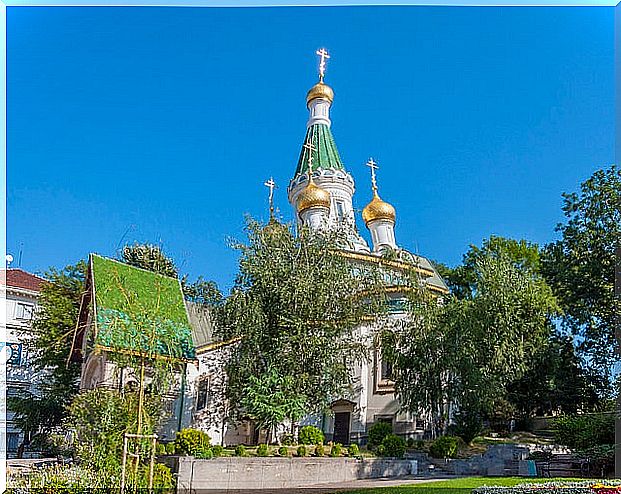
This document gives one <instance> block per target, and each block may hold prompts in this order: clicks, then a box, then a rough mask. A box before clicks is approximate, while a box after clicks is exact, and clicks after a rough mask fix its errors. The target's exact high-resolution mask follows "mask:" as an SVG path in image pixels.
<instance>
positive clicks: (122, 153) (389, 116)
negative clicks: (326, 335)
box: [7, 7, 614, 287]
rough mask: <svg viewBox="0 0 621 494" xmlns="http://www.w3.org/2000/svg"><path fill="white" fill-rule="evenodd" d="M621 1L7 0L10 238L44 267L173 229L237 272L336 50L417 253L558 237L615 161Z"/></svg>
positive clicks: (350, 133)
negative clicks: (81, 2)
mask: <svg viewBox="0 0 621 494" xmlns="http://www.w3.org/2000/svg"><path fill="white" fill-rule="evenodd" d="M613 15H614V11H613V9H612V8H577V7H574V8H510V7H505V8H492V7H488V8H459V7H358V8H354V7H333V8H320V7H313V8H249V9H241V8H240V9H232V8H230V9H217V8H95V7H90V8H89V7H82V8H80V7H75V8H45V7H41V8H23V7H20V8H12V7H9V8H7V50H8V54H7V99H8V101H7V128H8V131H7V142H8V144H7V185H8V190H7V211H8V213H7V251H8V252H9V253H11V254H13V255H14V257H15V258H16V260H17V258H18V254H19V250H20V248H21V249H22V250H23V255H22V267H23V268H25V269H28V270H31V271H35V272H36V271H44V270H45V269H46V268H47V267H49V266H51V265H53V266H57V267H60V266H63V265H65V264H67V263H73V262H75V261H76V260H78V259H80V258H84V257H85V256H86V255H87V254H88V253H89V252H98V253H100V254H103V255H109V256H114V255H115V252H116V250H117V248H118V247H119V245H122V244H123V243H124V242H128V241H129V242H132V241H134V240H137V241H149V242H156V243H161V244H162V245H163V246H164V248H165V250H166V251H167V252H168V253H170V254H171V255H172V256H173V257H174V258H175V259H176V261H177V262H178V263H179V264H180V265H181V270H182V271H183V272H187V273H189V274H190V277H196V276H198V275H199V274H202V275H203V276H204V277H206V278H208V279H214V280H216V281H217V282H218V283H219V284H220V285H221V286H223V287H228V286H230V285H231V283H232V280H233V277H234V274H235V272H236V267H237V266H236V255H235V252H234V251H232V250H231V249H230V248H229V247H228V246H227V238H228V237H236V238H241V237H242V236H243V232H242V227H243V221H244V220H243V217H244V214H245V213H249V214H251V215H254V216H257V217H262V218H265V217H266V216H267V190H266V188H265V187H264V186H263V185H262V184H263V181H264V180H265V179H266V178H268V177H270V176H273V177H274V179H275V180H276V182H277V183H278V184H279V186H280V188H279V189H278V190H277V191H276V202H277V206H278V207H279V208H280V210H281V213H282V216H283V218H284V219H287V220H291V219H292V210H291V208H290V206H289V204H288V203H287V198H286V187H287V184H288V181H289V179H290V178H291V176H292V174H293V172H294V169H295V164H296V161H297V158H298V154H299V149H300V146H301V144H302V140H303V137H304V133H305V123H306V119H307V110H306V108H305V101H304V98H305V94H306V91H307V90H308V88H309V87H310V86H311V85H312V84H314V82H315V81H316V65H317V62H316V56H315V55H314V52H315V50H316V49H317V48H319V47H322V46H325V47H326V48H328V50H329V51H330V52H331V55H332V58H331V59H330V61H329V62H328V69H327V75H326V82H328V83H329V84H330V85H331V86H332V87H333V88H334V90H335V93H336V96H335V102H334V105H333V108H332V121H333V126H332V129H333V133H334V136H335V139H336V142H337V146H338V148H339V151H340V154H341V157H342V159H343V161H344V163H345V166H346V167H347V169H348V170H349V171H350V172H351V173H352V174H353V176H354V178H355V180H356V184H357V193H356V196H355V198H354V203H355V206H356V207H357V208H359V209H362V207H364V205H365V204H366V202H367V201H368V200H369V199H370V197H371V191H370V187H369V177H368V169H367V168H366V167H365V166H364V163H365V162H366V160H367V159H368V157H369V156H373V157H374V158H375V159H376V161H377V162H378V163H379V164H380V170H379V175H378V180H379V184H380V192H381V194H382V197H383V198H384V199H385V200H388V201H390V202H391V203H392V204H393V205H394V206H395V207H396V209H397V229H396V235H397V241H398V243H400V244H401V245H403V246H404V247H406V248H408V249H410V250H412V251H416V252H419V253H421V254H423V255H426V256H428V257H430V258H432V259H436V260H439V261H442V262H445V263H447V264H450V265H454V264H456V263H458V262H459V261H460V259H461V256H462V254H463V253H464V252H465V250H466V249H467V247H468V245H469V244H471V243H475V244H480V242H481V240H482V239H483V238H486V237H488V236H489V235H492V234H495V235H505V236H510V237H515V238H526V239H529V240H531V241H534V242H538V243H545V242H548V241H550V240H552V239H554V238H555V233H554V226H555V225H556V223H558V222H559V221H561V220H562V212H561V193H562V192H563V191H573V190H575V189H576V188H577V186H578V184H579V183H580V182H581V181H583V180H584V179H586V178H587V177H588V176H589V175H590V174H591V173H592V172H593V171H594V170H596V169H597V168H599V167H601V166H605V165H607V164H609V163H612V162H613V160H614V99H613V98H614V60H613V56H614V51H613V49H614V46H613V44H614V43H613V39H614V18H613ZM359 227H360V229H361V230H362V231H363V234H364V235H365V236H366V237H367V238H368V234H367V231H366V229H365V227H364V225H363V224H362V221H359ZM16 264H17V263H16V262H14V263H13V266H15V265H16Z"/></svg>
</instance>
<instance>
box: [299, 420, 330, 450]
mask: <svg viewBox="0 0 621 494" xmlns="http://www.w3.org/2000/svg"><path fill="white" fill-rule="evenodd" d="M298 440H299V441H300V444H315V445H317V444H320V443H322V444H323V440H324V436H323V432H321V431H320V430H319V429H318V428H317V427H315V426H314V425H305V426H304V427H302V428H301V429H300V433H299V434H298Z"/></svg>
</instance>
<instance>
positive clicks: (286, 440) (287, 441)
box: [280, 434, 295, 446]
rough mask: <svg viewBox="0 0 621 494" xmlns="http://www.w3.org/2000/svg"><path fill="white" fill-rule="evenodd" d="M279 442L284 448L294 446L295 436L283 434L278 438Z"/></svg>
mask: <svg viewBox="0 0 621 494" xmlns="http://www.w3.org/2000/svg"><path fill="white" fill-rule="evenodd" d="M280 442H281V443H282V444H283V445H285V446H294V445H295V436H294V435H293V434H283V435H282V437H281V438H280Z"/></svg>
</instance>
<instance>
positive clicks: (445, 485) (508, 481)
mask: <svg viewBox="0 0 621 494" xmlns="http://www.w3.org/2000/svg"><path fill="white" fill-rule="evenodd" d="M560 480H578V479H559V478H556V479H548V478H526V477H465V478H459V479H451V480H439V481H437V482H423V483H420V484H411V485H402V486H398V487H379V488H374V489H360V490H355V491H347V492H342V493H341V494H468V493H469V492H470V491H471V490H472V489H474V488H475V487H481V486H482V485H498V486H512V485H517V484H523V483H527V482H530V483H533V482H553V481H560Z"/></svg>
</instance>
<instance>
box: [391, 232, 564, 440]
mask: <svg viewBox="0 0 621 494" xmlns="http://www.w3.org/2000/svg"><path fill="white" fill-rule="evenodd" d="M507 246H517V247H520V249H521V251H522V252H525V253H529V252H530V250H531V248H532V247H531V246H529V245H528V244H522V243H519V242H516V243H513V242H512V241H504V240H499V239H490V241H487V242H484V244H483V248H482V249H474V248H473V249H471V251H470V252H469V253H468V254H467V255H466V256H465V263H464V266H465V268H464V269H461V270H460V279H461V280H465V281H460V288H461V289H460V291H459V292H458V296H454V295H451V296H448V297H445V298H444V300H443V302H442V303H438V300H437V299H436V298H435V297H434V296H432V295H430V294H429V293H428V292H425V291H423V290H413V291H412V292H411V293H412V296H411V300H410V304H409V306H410V313H409V317H408V318H407V319H406V323H405V324H403V325H401V326H400V327H399V328H398V329H397V330H395V331H391V332H387V333H385V335H384V345H385V347H386V348H387V349H388V350H387V353H388V356H389V359H390V360H392V362H393V373H394V380H395V384H396V389H397V394H398V396H399V399H400V401H401V403H402V406H403V407H404V408H405V409H407V410H409V411H412V412H414V413H416V412H417V411H419V410H423V411H424V412H426V413H427V415H428V416H429V417H430V419H431V422H432V426H433V429H435V431H436V432H440V431H442V430H446V427H447V425H448V423H447V419H448V415H449V407H451V406H457V408H458V409H462V410H469V411H471V412H474V411H485V410H490V409H491V406H492V404H493V402H494V400H496V399H498V398H499V397H502V396H503V394H504V390H505V388H506V386H507V384H508V383H509V382H511V381H513V380H515V379H517V378H519V377H521V376H522V374H523V373H524V372H525V371H526V370H527V369H528V366H529V362H530V355H531V354H532V353H534V352H536V351H537V349H538V348H540V347H541V346H542V345H543V344H544V343H545V341H546V339H547V337H548V335H549V333H550V318H551V317H552V316H554V315H555V314H556V313H557V310H558V307H557V304H556V301H555V298H554V296H553V295H552V292H551V290H550V288H549V287H548V285H547V284H546V283H545V281H544V280H543V279H542V278H541V277H540V276H539V275H538V274H537V273H536V272H535V271H533V270H532V269H526V268H525V264H526V261H525V262H516V256H514V255H512V254H510V252H508V249H506V248H505V247H507ZM525 258H526V259H528V264H529V265H530V264H531V263H532V260H531V256H530V255H529V256H525Z"/></svg>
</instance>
